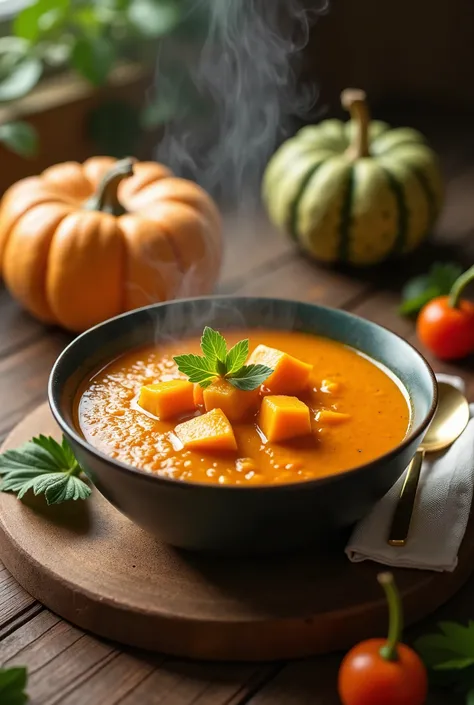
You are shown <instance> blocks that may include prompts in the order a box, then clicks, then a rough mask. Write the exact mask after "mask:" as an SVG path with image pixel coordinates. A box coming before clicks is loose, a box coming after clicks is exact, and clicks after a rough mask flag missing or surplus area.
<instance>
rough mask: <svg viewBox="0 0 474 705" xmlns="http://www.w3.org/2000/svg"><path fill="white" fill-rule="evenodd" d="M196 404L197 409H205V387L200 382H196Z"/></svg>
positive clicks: (194, 395)
mask: <svg viewBox="0 0 474 705" xmlns="http://www.w3.org/2000/svg"><path fill="white" fill-rule="evenodd" d="M193 397H194V406H195V407H196V408H197V409H204V389H203V388H202V387H201V385H200V384H197V383H195V384H194V393H193Z"/></svg>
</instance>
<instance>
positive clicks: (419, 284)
mask: <svg viewBox="0 0 474 705" xmlns="http://www.w3.org/2000/svg"><path fill="white" fill-rule="evenodd" d="M462 271H463V270H462V268H461V267H459V265H457V264H453V263H450V262H447V263H440V262H437V263H435V264H433V265H432V267H431V269H430V271H429V272H428V274H423V275H421V276H418V277H414V278H413V279H411V280H410V281H408V282H407V284H406V285H405V286H404V287H403V289H402V303H401V305H400V307H399V309H398V310H399V313H401V314H402V315H404V316H412V315H415V314H417V313H419V311H420V310H421V309H422V308H423V306H424V305H425V304H427V303H428V302H429V301H431V300H432V299H434V298H436V297H437V296H444V295H447V294H449V292H450V291H451V287H452V286H453V284H454V282H455V281H456V279H458V277H459V276H460V275H461V274H462Z"/></svg>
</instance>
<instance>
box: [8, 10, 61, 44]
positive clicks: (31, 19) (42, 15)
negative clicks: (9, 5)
mask: <svg viewBox="0 0 474 705" xmlns="http://www.w3.org/2000/svg"><path fill="white" fill-rule="evenodd" d="M68 7H69V2H68V0H36V2H35V3H34V4H33V5H30V6H29V7H26V8H25V9H24V10H22V11H21V12H20V13H19V14H18V15H17V16H16V18H15V20H14V22H13V31H14V33H15V35H16V36H17V37H22V38H23V39H27V40H28V41H29V42H31V43H35V42H36V41H37V40H38V39H39V38H40V37H41V34H42V33H43V32H48V31H50V30H51V29H54V28H55V27H56V26H57V25H58V24H59V25H60V24H61V23H62V21H63V20H64V18H65V15H66V13H67V10H68Z"/></svg>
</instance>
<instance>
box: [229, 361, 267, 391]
mask: <svg viewBox="0 0 474 705" xmlns="http://www.w3.org/2000/svg"><path fill="white" fill-rule="evenodd" d="M272 372H273V370H272V369H271V368H270V367H267V366H266V365H245V366H244V367H241V368H240V370H239V371H238V372H235V373H234V374H233V375H232V376H231V377H228V378H227V379H228V381H229V382H230V383H231V384H232V385H233V386H234V387H237V389H240V390H242V391H243V392H251V391H253V390H254V389H257V387H259V386H260V385H261V384H262V383H263V382H265V380H266V379H267V377H269V376H270V375H271V374H272Z"/></svg>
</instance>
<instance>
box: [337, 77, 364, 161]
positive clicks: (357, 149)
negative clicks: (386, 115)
mask: <svg viewBox="0 0 474 705" xmlns="http://www.w3.org/2000/svg"><path fill="white" fill-rule="evenodd" d="M341 103H342V107H343V108H344V109H345V110H348V111H349V113H350V116H351V120H352V121H353V123H354V124H355V128H356V129H355V133H354V138H353V140H352V143H351V144H350V145H349V148H348V150H347V152H346V154H347V155H348V156H349V157H351V158H352V159H360V158H361V157H368V156H370V152H369V122H370V115H369V109H368V107H367V100H366V95H365V92H364V91H361V90H359V89H357V88H346V90H344V91H342V93H341Z"/></svg>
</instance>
